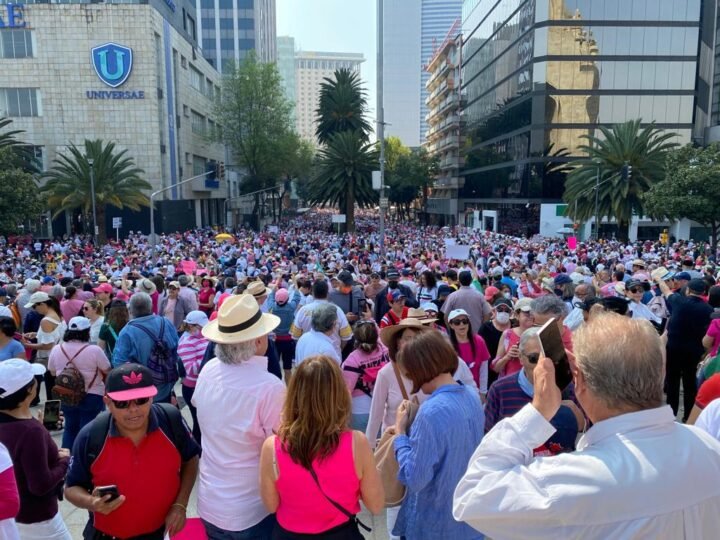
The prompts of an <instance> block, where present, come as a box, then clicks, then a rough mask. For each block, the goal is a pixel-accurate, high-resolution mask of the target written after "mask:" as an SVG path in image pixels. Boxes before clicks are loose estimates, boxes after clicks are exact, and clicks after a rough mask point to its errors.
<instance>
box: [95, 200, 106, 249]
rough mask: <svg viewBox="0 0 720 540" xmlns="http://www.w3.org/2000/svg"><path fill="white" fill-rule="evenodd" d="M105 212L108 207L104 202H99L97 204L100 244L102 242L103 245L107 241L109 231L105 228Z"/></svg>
mask: <svg viewBox="0 0 720 540" xmlns="http://www.w3.org/2000/svg"><path fill="white" fill-rule="evenodd" d="M105 212H106V208H105V205H104V204H98V205H96V206H95V213H96V215H97V227H98V244H100V245H101V246H102V245H103V244H105V243H106V242H107V231H106V230H105ZM96 247H97V246H96Z"/></svg>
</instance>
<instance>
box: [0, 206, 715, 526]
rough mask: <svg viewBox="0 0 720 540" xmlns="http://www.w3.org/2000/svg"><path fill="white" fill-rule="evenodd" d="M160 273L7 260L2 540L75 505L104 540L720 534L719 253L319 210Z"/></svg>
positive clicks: (30, 257)
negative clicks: (338, 224) (335, 221)
mask: <svg viewBox="0 0 720 540" xmlns="http://www.w3.org/2000/svg"><path fill="white" fill-rule="evenodd" d="M381 240H382V241H381ZM152 247H153V246H151V244H150V240H149V239H148V238H147V237H146V236H143V235H142V234H135V233H131V234H129V235H128V236H127V238H125V239H123V240H122V241H120V242H112V241H111V242H109V243H108V244H106V245H103V246H101V247H98V248H96V247H94V246H93V244H92V242H91V239H90V238H87V237H82V236H75V237H66V238H62V239H55V240H51V241H45V240H32V239H27V238H4V237H0V494H2V496H0V538H1V539H8V540H17V539H22V540H26V539H28V540H34V539H45V540H54V539H58V540H67V539H70V538H71V535H70V533H69V532H68V529H67V527H66V525H65V523H64V522H63V519H62V516H61V513H60V512H59V500H61V499H62V498H65V499H67V501H68V502H69V503H71V504H72V505H74V506H76V507H78V508H82V509H85V510H88V511H89V515H90V518H89V520H88V523H87V526H86V528H85V531H84V533H83V537H84V538H85V539H88V540H90V539H92V540H110V539H131V538H132V539H142V540H156V539H157V540H161V539H163V538H165V537H166V535H169V536H174V535H176V534H186V535H187V536H185V538H209V539H212V540H216V539H217V540H220V539H223V540H225V539H231V540H236V539H237V540H239V539H249V538H253V539H255V538H256V539H271V538H272V539H296V538H325V539H328V540H329V539H345V538H348V539H350V538H362V537H363V536H362V532H361V531H362V530H363V529H367V527H366V524H364V523H362V522H361V521H360V520H359V519H358V514H360V512H361V504H362V506H363V507H364V508H365V509H367V510H368V511H369V512H371V513H374V514H379V513H381V512H382V511H384V512H385V516H386V520H387V530H388V533H389V535H390V538H404V539H408V540H415V539H434V540H436V539H466V538H467V539H475V538H484V536H485V535H487V536H488V537H491V538H493V539H496V540H499V539H503V538H598V539H600V538H619V539H625V538H673V539H674V538H689V539H705V538H713V537H715V536H716V535H717V531H718V530H720V442H719V441H718V439H720V355H718V349H719V348H720V265H718V264H716V254H714V253H712V252H711V249H710V247H709V245H708V244H706V243H704V242H691V241H677V242H673V243H671V245H667V246H666V245H662V244H661V243H659V242H652V241H647V242H621V241H618V240H614V239H613V240H600V241H588V242H579V243H577V245H574V247H573V249H571V248H570V245H569V243H568V240H567V239H559V238H558V239H546V238H542V237H534V238H519V237H512V236H506V235H501V234H496V233H491V232H485V231H479V230H473V229H469V228H465V227H442V228H441V227H419V226H416V225H408V224H401V223H391V224H389V226H388V227H387V230H386V231H385V236H384V238H382V239H381V237H380V233H379V229H378V225H377V220H376V219H375V218H374V217H373V216H372V215H370V214H364V213H361V214H360V215H359V216H358V217H357V229H356V232H354V233H347V234H339V233H338V232H337V231H336V230H334V229H333V225H332V224H331V223H330V218H329V214H328V213H326V212H322V211H312V212H308V213H306V214H304V215H302V216H299V217H293V218H288V219H286V220H284V221H283V222H282V223H280V224H279V225H277V226H272V227H267V228H266V229H265V230H264V231H262V232H254V231H251V230H246V229H237V230H231V231H224V230H215V229H198V230H192V231H186V232H184V233H176V234H167V235H160V236H159V237H158V238H157V245H156V246H155V249H154V250H153V249H152ZM548 336H551V337H548ZM552 336H556V337H557V339H556V345H557V346H556V347H553V350H552V351H551V350H550V349H549V346H550V345H551V344H552V343H551V340H552ZM43 387H44V388H43ZM185 408H187V410H188V412H189V414H188V415H186V416H185V417H184V416H183V415H182V414H181V410H183V409H185ZM185 419H187V420H188V421H187V422H186V420H185ZM60 430H61V431H60ZM59 433H61V437H62V442H61V444H60V448H58V446H57V444H56V443H55V441H54V439H53V434H59ZM193 490H196V491H197V514H198V515H197V516H188V515H187V514H188V504H189V500H190V495H191V493H192V492H193ZM189 518H192V519H189ZM191 524H196V525H197V527H196V528H195V529H193V530H194V531H195V532H189V531H190V529H191V528H192V526H191ZM193 535H194V536H193Z"/></svg>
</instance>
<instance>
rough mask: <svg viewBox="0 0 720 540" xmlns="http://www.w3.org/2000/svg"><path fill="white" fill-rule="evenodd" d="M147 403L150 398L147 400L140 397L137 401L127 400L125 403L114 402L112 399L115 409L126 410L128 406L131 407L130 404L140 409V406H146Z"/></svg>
mask: <svg viewBox="0 0 720 540" xmlns="http://www.w3.org/2000/svg"><path fill="white" fill-rule="evenodd" d="M149 401H150V398H149V397H142V398H137V399H129V400H127V401H115V400H114V399H113V405H115V407H116V408H117V409H127V408H128V407H130V405H131V404H132V403H134V404H135V405H137V406H138V407H140V406H141V405H146V404H147V403H148V402H149Z"/></svg>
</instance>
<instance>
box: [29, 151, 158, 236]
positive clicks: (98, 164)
mask: <svg viewBox="0 0 720 540" xmlns="http://www.w3.org/2000/svg"><path fill="white" fill-rule="evenodd" d="M126 154H127V150H121V151H117V150H116V148H115V143H113V142H108V143H104V142H103V141H101V140H95V141H90V140H85V143H84V147H83V148H78V147H77V146H75V145H74V144H73V145H70V148H69V150H68V154H58V156H57V158H56V159H55V162H54V164H53V167H52V168H51V169H50V170H49V171H47V172H46V173H44V174H43V178H45V179H46V180H47V183H46V184H45V185H44V186H43V187H42V188H41V189H40V192H41V193H42V194H44V195H45V196H47V202H48V205H49V206H50V208H51V209H53V210H54V211H55V212H54V214H53V218H55V217H57V216H59V215H60V214H61V213H63V212H64V211H73V210H78V209H79V210H80V211H81V212H82V213H83V214H84V215H85V216H91V215H92V191H91V186H90V162H89V160H90V159H92V160H93V167H92V168H93V173H94V180H95V208H96V213H97V223H98V229H99V231H98V241H99V242H100V243H104V242H105V240H106V234H105V233H106V231H105V213H106V208H107V206H113V207H115V208H120V209H123V208H129V209H131V210H134V211H139V210H140V208H141V207H142V206H150V198H149V197H148V196H147V195H146V194H145V193H143V190H146V191H149V190H150V189H151V188H152V186H151V185H150V184H149V183H148V182H146V181H145V180H144V179H143V177H142V175H143V174H144V172H145V171H143V170H142V169H140V168H138V167H136V166H135V160H134V159H133V158H131V157H129V156H127V155H126ZM89 222H91V219H90V218H86V223H89Z"/></svg>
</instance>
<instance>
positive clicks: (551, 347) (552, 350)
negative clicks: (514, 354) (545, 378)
mask: <svg viewBox="0 0 720 540" xmlns="http://www.w3.org/2000/svg"><path fill="white" fill-rule="evenodd" d="M538 337H539V338H540V352H541V353H542V356H544V357H546V358H549V359H550V360H552V363H553V366H554V368H555V384H557V387H558V388H559V389H560V391H562V390H565V388H567V387H568V385H569V384H570V383H571V382H572V380H573V375H572V370H571V369H570V360H569V359H568V356H567V353H566V352H565V345H564V344H563V341H562V334H560V328H559V327H558V323H557V319H556V318H555V317H553V318H552V319H550V320H549V321H547V322H546V323H545V324H544V325H542V327H541V328H540V330H538Z"/></svg>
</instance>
